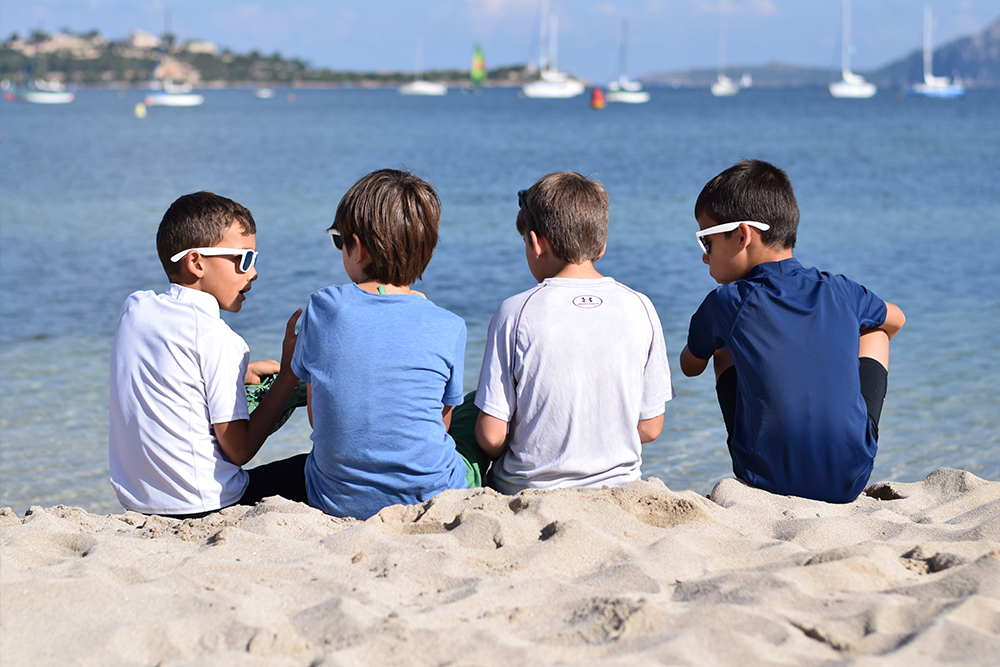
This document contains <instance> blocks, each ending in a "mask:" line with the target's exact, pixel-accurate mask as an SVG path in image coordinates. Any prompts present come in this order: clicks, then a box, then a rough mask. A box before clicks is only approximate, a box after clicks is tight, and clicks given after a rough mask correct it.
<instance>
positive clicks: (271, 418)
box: [212, 309, 302, 466]
mask: <svg viewBox="0 0 1000 667" xmlns="http://www.w3.org/2000/svg"><path fill="white" fill-rule="evenodd" d="M301 314H302V310H301V309H299V310H296V311H295V312H294V313H292V316H291V317H290V318H289V319H288V324H287V325H286V326H285V339H284V341H283V342H282V344H281V370H279V371H278V377H276V378H275V379H274V384H272V385H271V388H270V389H269V390H268V392H267V394H265V395H264V398H263V400H261V402H260V405H258V406H257V409H256V410H254V411H253V414H251V415H250V419H237V420H236V421H231V422H223V423H220V424H212V428H213V429H215V437H216V438H218V440H219V449H221V450H222V453H223V454H225V455H226V458H227V459H229V461H230V463H234V464H236V465H238V466H242V465H245V464H246V463H248V462H249V461H250V460H251V459H252V458H253V457H254V456H256V455H257V452H258V451H260V448H261V446H262V445H263V444H264V441H265V440H267V436H268V435H269V434H270V432H271V428H272V427H273V426H274V424H275V422H277V421H278V417H280V416H281V411H282V410H283V409H284V407H285V404H286V403H287V402H288V397H289V396H291V395H292V391H293V390H294V389H295V385H296V384H298V381H299V379H298V378H297V377H295V373H293V372H292V366H291V364H292V353H293V352H294V351H295V341H296V339H297V338H298V336H297V335H296V334H295V323H296V322H298V319H299V315H301Z"/></svg>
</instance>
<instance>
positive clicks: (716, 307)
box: [688, 259, 886, 503]
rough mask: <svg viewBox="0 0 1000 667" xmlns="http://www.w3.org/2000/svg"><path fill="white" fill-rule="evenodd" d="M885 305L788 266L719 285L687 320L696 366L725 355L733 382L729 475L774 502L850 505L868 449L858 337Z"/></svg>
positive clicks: (849, 285) (851, 285) (846, 284)
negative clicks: (780, 498) (776, 496)
mask: <svg viewBox="0 0 1000 667" xmlns="http://www.w3.org/2000/svg"><path fill="white" fill-rule="evenodd" d="M885 316H886V308H885V302H883V301H882V300H881V299H879V298H878V297H877V296H875V295H874V294H872V293H871V292H869V291H868V290H866V289H865V288H864V287H862V286H861V285H859V284H857V283H855V282H853V281H851V280H848V279H847V278H845V277H844V276H841V275H830V274H828V273H823V272H820V271H818V270H816V269H813V268H808V269H807V268H805V267H803V266H802V264H800V263H799V261H798V260H796V259H787V260H784V261H781V262H768V263H765V264H760V265H758V266H756V267H754V268H753V269H752V270H751V271H750V272H749V273H748V274H747V276H746V278H744V279H742V280H737V281H734V282H732V283H729V284H726V285H720V286H719V287H718V288H716V289H715V291H713V292H711V293H710V294H709V295H708V296H707V297H705V300H704V301H703V302H702V304H701V306H700V307H699V308H698V311H697V312H696V313H695V314H694V316H692V317H691V326H690V329H689V331H688V349H689V350H690V352H691V354H693V355H694V356H695V357H697V358H699V359H709V358H711V356H712V353H713V352H714V351H715V350H717V349H720V348H726V349H727V350H729V352H730V353H731V354H732V357H733V364H734V365H735V367H736V374H737V401H736V416H735V424H734V428H733V434H732V441H731V443H730V452H731V454H732V457H733V472H734V473H735V474H736V476H737V477H739V478H740V479H742V480H744V481H746V482H747V483H749V484H751V485H753V486H756V487H758V488H761V489H765V490H767V491H771V492H773V493H780V494H786V495H793V496H800V497H803V498H813V499H815V500H825V501H828V502H839V503H843V502H850V501H852V500H854V499H855V498H857V496H858V495H859V494H860V493H861V491H863V490H864V488H865V485H866V484H867V483H868V478H869V476H870V475H871V471H872V464H873V463H874V460H875V451H876V442H875V437H874V435H873V434H872V431H871V429H870V428H869V423H868V412H867V409H866V407H865V402H864V399H863V398H862V396H861V384H860V380H859V377H858V343H859V339H860V334H861V330H862V329H870V328H876V327H878V326H880V325H882V323H884V322H885Z"/></svg>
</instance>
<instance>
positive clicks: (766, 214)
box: [694, 160, 799, 249]
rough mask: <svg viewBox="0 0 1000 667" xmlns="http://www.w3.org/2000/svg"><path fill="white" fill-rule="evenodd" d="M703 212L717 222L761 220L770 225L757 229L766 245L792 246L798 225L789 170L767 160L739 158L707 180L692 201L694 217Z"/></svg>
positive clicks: (796, 203)
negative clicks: (765, 229) (696, 197)
mask: <svg viewBox="0 0 1000 667" xmlns="http://www.w3.org/2000/svg"><path fill="white" fill-rule="evenodd" d="M703 213H704V214H705V215H707V216H708V217H709V218H711V220H712V221H713V222H715V224H717V225H721V224H723V223H726V222H736V221H738V220H755V221H757V222H763V223H765V224H768V225H770V226H771V228H770V229H769V230H767V231H766V232H761V233H760V239H761V241H763V242H764V243H765V244H766V245H769V246H771V247H773V248H780V249H785V248H794V247H795V240H796V236H797V235H798V229H799V205H798V202H796V201H795V191H794V190H793V189H792V181H791V180H790V179H789V178H788V174H786V173H785V171H784V170H782V169H779V168H778V167H775V166H774V165H773V164H771V163H770V162H764V161H763V160H740V161H739V162H737V163H736V164H734V165H733V166H732V167H730V168H729V169H726V170H725V171H724V172H722V173H721V174H719V175H718V176H716V177H715V178H713V179H712V180H710V181H709V182H708V183H706V184H705V187H704V188H702V190H701V194H699V195H698V201H696V202H695V204H694V217H695V218H698V217H700V216H701V215H702V214H703ZM731 233H732V232H730V234H731ZM728 235H729V234H727V236H728Z"/></svg>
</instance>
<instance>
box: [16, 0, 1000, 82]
mask: <svg viewBox="0 0 1000 667" xmlns="http://www.w3.org/2000/svg"><path fill="white" fill-rule="evenodd" d="M840 4H841V3H840V0H621V1H619V2H608V1H599V0H594V1H590V0H551V9H552V13H554V14H556V15H557V16H558V18H559V48H558V54H559V55H558V60H559V66H560V69H563V70H567V71H573V72H575V73H576V74H578V75H579V76H582V77H585V78H588V79H591V80H593V81H601V80H604V79H607V78H610V77H611V75H612V74H613V68H614V65H613V63H614V61H615V57H616V53H617V50H618V37H619V31H620V21H621V17H628V18H629V20H630V25H631V30H630V33H631V38H630V40H629V42H630V43H629V57H628V61H629V67H628V69H629V74H631V75H632V76H633V77H638V76H640V75H642V74H644V73H647V72H654V71H662V70H669V69H683V68H688V67H714V66H715V64H716V62H717V58H718V44H719V32H720V31H719V26H720V22H721V18H720V17H721V15H722V13H723V12H725V13H727V14H728V16H729V18H728V22H729V28H728V34H729V37H728V40H727V56H726V61H727V63H728V64H731V65H737V66H738V65H755V64H763V63H767V62H783V63H789V64H794V65H807V66H816V67H832V66H834V65H839V58H840V55H839V54H840V51H839V48H840V47H839V43H840V13H841V8H840ZM852 4H853V21H852V24H853V39H852V41H853V43H854V44H855V50H854V55H853V56H852V65H853V67H854V69H856V70H865V69H867V68H875V67H879V66H881V65H884V64H886V63H888V62H890V61H892V60H894V59H895V58H897V57H899V56H901V55H904V54H906V53H908V52H910V51H912V50H914V49H916V48H919V46H920V44H921V40H922V32H921V31H922V26H923V9H922V7H923V4H924V2H923V1H922V0H854V2H853V3H852ZM929 4H931V6H932V7H933V8H934V14H935V33H934V43H935V45H940V44H943V43H946V42H948V41H950V40H953V39H955V38H957V37H961V36H965V35H968V34H971V33H974V32H979V31H981V30H983V29H984V28H985V27H986V26H987V25H989V23H990V22H992V21H993V20H994V19H996V18H997V17H998V16H1000V0H929ZM166 10H169V13H170V21H171V30H172V32H174V33H175V34H176V35H177V36H178V38H179V39H181V40H185V39H206V40H210V41H213V42H216V43H217V44H219V45H220V46H221V47H228V48H230V49H232V50H233V51H236V52H248V51H250V50H252V49H257V50H259V51H261V52H262V53H265V54H271V53H273V52H275V51H279V52H280V53H281V54H282V55H283V56H286V57H293V56H294V57H298V58H302V59H305V60H308V61H309V62H310V63H311V64H312V65H314V66H320V67H330V68H334V69H351V70H363V71H371V70H410V69H412V68H413V67H414V62H415V59H416V56H415V52H416V44H417V41H418V39H420V38H422V39H423V41H424V44H425V46H424V66H425V68H426V69H433V68H457V67H466V66H467V65H468V62H469V58H470V54H471V50H472V44H473V43H474V42H476V41H478V42H480V43H481V44H482V46H483V49H484V51H485V53H486V60H487V64H488V65H490V66H498V65H507V64H515V63H523V62H525V61H526V60H528V59H529V57H530V58H531V59H535V58H537V53H538V14H539V0H350V1H342V2H337V1H335V0H258V1H256V2H254V1H252V0H131V1H129V0H3V1H2V3H0V37H2V38H4V39H5V38H6V37H8V36H9V35H10V34H11V33H12V32H15V31H16V32H18V33H20V34H21V35H26V34H27V33H28V32H29V31H31V30H33V29H35V28H38V27H39V26H44V29H45V30H46V31H47V32H55V31H56V30H58V29H60V28H62V27H69V28H72V29H73V30H75V31H86V30H90V29H92V28H96V29H98V30H99V31H100V32H101V34H102V35H104V36H106V37H110V38H115V39H119V38H123V37H125V36H127V35H128V33H129V32H130V31H131V30H132V29H136V28H138V29H141V30H145V31H147V32H152V33H156V34H159V33H162V32H163V29H164V22H165V15H166V13H167V11H166Z"/></svg>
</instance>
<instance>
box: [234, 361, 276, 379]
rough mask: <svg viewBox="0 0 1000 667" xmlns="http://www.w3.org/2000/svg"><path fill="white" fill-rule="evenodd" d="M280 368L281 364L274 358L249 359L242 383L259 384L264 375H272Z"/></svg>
mask: <svg viewBox="0 0 1000 667" xmlns="http://www.w3.org/2000/svg"><path fill="white" fill-rule="evenodd" d="M280 370H281V364H279V363H278V362H277V361H275V360H274V359H265V360H262V361H251V362H250V363H249V364H247V374H246V376H245V377H244V378H243V384H251V385H252V384H260V383H261V382H263V381H264V376H266V375H274V374H275V373H277V372H278V371H280Z"/></svg>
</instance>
